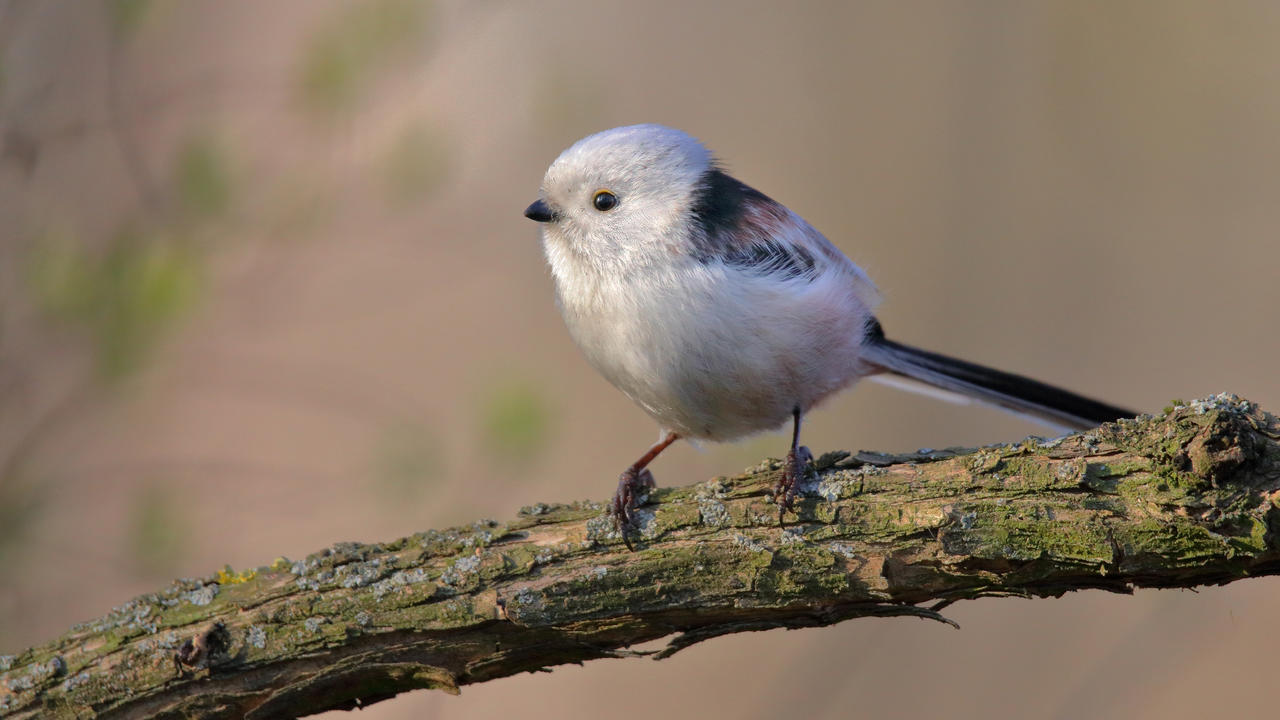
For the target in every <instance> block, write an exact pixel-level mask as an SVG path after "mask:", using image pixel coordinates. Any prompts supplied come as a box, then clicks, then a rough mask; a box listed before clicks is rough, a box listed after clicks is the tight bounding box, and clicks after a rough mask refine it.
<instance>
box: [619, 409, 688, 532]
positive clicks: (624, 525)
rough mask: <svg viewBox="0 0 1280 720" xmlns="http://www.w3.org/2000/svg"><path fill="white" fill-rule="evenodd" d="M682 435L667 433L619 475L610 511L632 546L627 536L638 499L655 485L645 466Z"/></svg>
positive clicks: (633, 518) (620, 530)
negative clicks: (616, 490)
mask: <svg viewBox="0 0 1280 720" xmlns="http://www.w3.org/2000/svg"><path fill="white" fill-rule="evenodd" d="M679 439H680V436H679V435H677V434H675V433H673V432H672V433H667V434H666V436H664V437H663V438H662V439H661V440H659V441H658V442H656V443H654V444H653V447H651V448H649V451H648V452H646V453H645V454H644V455H641V456H640V459H639V460H637V461H635V462H634V463H632V464H631V467H629V468H627V469H626V470H623V471H622V474H621V475H619V476H618V492H617V493H615V494H614V496H613V504H612V505H611V506H610V507H609V513H610V514H611V515H613V522H614V524H615V525H616V526H617V528H618V532H619V533H621V534H622V540H623V542H625V543H626V544H627V547H628V548H631V540H629V539H628V538H627V530H628V529H629V528H630V527H631V525H632V522H633V521H634V520H635V514H634V513H633V512H632V510H634V509H635V506H636V499H637V498H639V497H640V495H641V494H642V493H644V492H645V491H646V490H651V489H653V487H654V482H653V473H651V472H649V471H648V470H646V469H645V466H646V465H648V464H649V463H651V462H653V459H654V458H656V457H658V453H660V452H662V451H663V450H666V449H667V446H668V445H670V444H671V443H673V442H675V441H676V440H679Z"/></svg>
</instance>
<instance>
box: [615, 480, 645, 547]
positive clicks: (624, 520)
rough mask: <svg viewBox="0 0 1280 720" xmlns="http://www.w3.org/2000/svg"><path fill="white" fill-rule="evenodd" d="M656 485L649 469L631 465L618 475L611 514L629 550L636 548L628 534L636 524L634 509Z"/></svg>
mask: <svg viewBox="0 0 1280 720" xmlns="http://www.w3.org/2000/svg"><path fill="white" fill-rule="evenodd" d="M656 486H657V483H656V482H654V479H653V473H651V472H649V471H648V470H636V469H635V468H634V467H630V468H627V469H626V470H623V471H622V474H621V475H619V476H618V492H616V493H614V496H613V502H612V503H610V505H609V514H610V515H612V516H613V524H614V527H616V528H617V530H618V534H619V535H621V536H622V542H624V543H625V544H626V546H627V549H628V550H635V548H634V547H632V546H631V538H629V537H628V536H627V533H628V531H630V530H632V529H633V528H634V526H635V519H636V518H635V512H634V510H635V508H636V506H637V505H638V504H639V500H640V498H641V496H643V495H644V494H645V493H646V492H647V491H649V490H652V489H653V488H654V487H656Z"/></svg>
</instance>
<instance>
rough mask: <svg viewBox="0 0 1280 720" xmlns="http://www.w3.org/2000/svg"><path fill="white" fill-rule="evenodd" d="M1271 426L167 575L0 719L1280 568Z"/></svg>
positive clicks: (304, 698)
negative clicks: (632, 517)
mask: <svg viewBox="0 0 1280 720" xmlns="http://www.w3.org/2000/svg"><path fill="white" fill-rule="evenodd" d="M1278 439H1280V423H1278V422H1277V420H1276V418H1275V417H1273V416H1271V415H1270V414H1267V413H1264V412H1262V411H1260V410H1259V409H1258V408H1256V407H1255V406H1254V405H1252V404H1250V403H1248V402H1245V401H1242V400H1239V399H1238V398H1235V397H1233V396H1227V395H1224V396H1218V397H1216V398H1212V399H1210V400H1207V401H1202V402H1197V403H1191V404H1189V405H1179V406H1177V407H1174V408H1172V409H1170V410H1167V411H1166V413H1165V414H1164V415H1162V416H1157V417H1143V418H1140V419H1139V420H1136V421H1123V422H1120V423H1116V424H1109V425H1105V426H1103V427H1101V428H1098V429H1096V430H1093V431H1091V432H1087V433H1083V434H1077V435H1071V436H1069V437H1067V438H1065V439H1062V440H1055V441H1050V442H1044V441H1040V440H1037V439H1029V440H1027V441H1025V442H1023V443H1021V444H1016V445H1005V446H997V447H987V448H981V449H977V450H947V451H940V452H930V453H926V454H915V455H904V456H885V455H871V454H859V455H856V456H849V455H848V454H846V453H829V454H827V455H825V456H823V457H822V458H820V459H819V461H818V463H817V469H818V472H817V475H816V477H814V478H812V480H811V481H810V482H809V483H807V484H806V485H805V486H804V487H803V488H802V489H803V493H802V495H801V497H800V499H799V502H798V503H797V507H796V512H795V513H793V514H791V515H789V516H788V518H787V524H786V526H785V527H779V526H778V514H777V507H776V506H775V505H774V504H773V503H772V501H771V500H770V499H769V496H770V488H771V487H772V485H773V483H774V481H775V478H776V475H777V473H778V466H777V464H776V463H773V462H769V463H765V464H763V465H761V466H760V467H758V468H755V469H753V470H751V471H749V472H748V473H746V474H744V475H740V476H738V477H732V478H717V479H714V480H711V481H710V482H706V483H702V484H699V485H694V486H690V487H684V488H670V489H662V490H658V491H656V492H655V493H653V496H652V497H651V498H650V504H648V505H646V506H644V507H643V508H642V510H641V512H640V518H641V531H640V533H639V535H640V537H639V540H638V542H637V544H636V552H628V551H627V550H626V548H625V547H624V546H623V544H622V542H621V540H620V539H619V537H618V535H617V533H616V532H614V531H613V527H612V523H611V521H610V520H609V518H607V517H606V516H605V515H604V514H603V510H602V507H603V506H602V505H600V504H596V503H578V504H574V505H537V506H534V507H532V508H527V509H526V511H525V512H523V513H522V514H521V515H520V516H519V517H518V518H517V519H515V520H513V521H511V522H508V523H505V524H499V523H494V522H489V521H485V522H479V523H476V524H474V525H473V526H471V527H467V528H460V529H454V530H447V531H442V532H436V531H432V532H426V533H421V534H418V535H414V536H412V537H408V538H404V539H402V540H398V541H395V542H391V543H386V544H381V545H356V544H350V543H347V544H340V545H336V546H334V547H332V548H330V549H328V550H325V551H323V552H321V553H317V554H315V555H312V556H311V557H308V558H307V559H305V560H302V561H299V562H290V561H287V560H283V559H281V560H277V561H276V562H275V563H274V564H272V565H271V566H270V567H262V568H258V569H256V570H252V571H247V572H245V573H232V572H229V571H223V572H220V573H218V574H217V575H216V576H213V577H208V578H203V579H200V580H182V581H178V582H176V583H174V585H173V586H171V587H170V588H169V589H167V590H164V591H162V592H158V593H155V594H153V595H146V596H143V597H140V598H138V599H136V600H134V601H132V602H130V603H128V604H126V605H124V606H122V607H119V608H116V609H115V610H113V611H112V612H111V613H110V614H109V615H107V616H106V617H104V618H102V619H100V620H96V621H93V622H89V623H85V624H83V625H80V626H77V627H75V628H73V629H72V630H71V632H69V633H68V634H67V635H65V636H63V637H61V638H59V639H57V640H54V641H53V642H51V643H49V644H47V645H44V646H42V647H38V648H34V649H31V650H28V651H26V652H23V653H21V654H19V655H17V656H13V657H0V714H6V715H8V716H12V717H15V718H27V717H36V716H39V717H48V718H71V717H76V718H88V717H198V718H221V717H241V716H244V717H250V718H267V717H292V716H298V715H304V714H308V713H314V712H318V711H320V710H325V709H330V708H351V707H357V706H360V705H364V704H368V703H371V702H375V701H378V700H382V699H386V698H388V697H391V696H392V695H395V694H396V693H400V692H404V691H406V690H410V689H413V688H436V689H441V690H445V691H448V692H457V689H458V688H459V687H461V686H463V685H467V684H470V683H476V682H483V681H486V680H490V679H493V678H498V677H503V676H506V675H512V674H514V673H519V672H525V671H531V670H537V669H540V668H545V667H549V666H552V665H557V664H560V663H567V662H580V661H584V660H591V659H594V658H604V657H626V656H632V655H635V654H637V653H632V652H629V651H627V650H626V649H625V648H627V647H628V646H630V645H633V644H636V643H641V642H644V641H648V640H653V639H655V638H661V637H664V636H673V638H674V639H673V640H672V641H671V642H670V644H669V646H668V648H667V650H666V651H664V652H662V653H658V655H659V656H663V655H666V654H669V653H671V652H674V651H676V650H679V649H680V648H683V647H686V646H688V645H690V644H692V643H694V642H698V641H701V640H705V639H707V638H711V637H714V636H717V635H723V634H726V633H733V632H740V631H744V630H761V629H766V628H778V627H800V626H818V625H829V624H832V623H836V622H839V621H841V620H844V619H847V618H852V617H859V616H866V615H916V616H920V617H926V618H934V619H942V617H941V616H940V615H939V614H938V611H939V610H940V609H941V608H942V607H943V606H945V605H947V604H949V603H951V602H954V601H956V600H961V599H967V598H976V597H981V596H985V595H1023V596H1056V595H1060V594H1062V593H1064V592H1067V591H1069V590H1078V589H1082V588H1100V589H1104V590H1110V591H1113V592H1129V591H1130V590H1131V589H1132V588H1134V587H1192V586H1196V585H1206V584H1221V583H1226V582H1230V581H1233V580H1237V579H1240V578H1245V577H1250V576H1254V575H1266V574H1274V573H1276V572H1277V571H1278V570H1280V445H1278V444H1277V440H1278Z"/></svg>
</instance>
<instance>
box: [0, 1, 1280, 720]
mask: <svg viewBox="0 0 1280 720" xmlns="http://www.w3.org/2000/svg"><path fill="white" fill-rule="evenodd" d="M1278 37H1280V5H1277V4H1274V3H1267V2H1263V1H1259V2H1218V3H1201V2H1166V3H1148V2H1129V1H1116V0H1108V1H1107V2H1074V1H1071V2H1068V1H1064V2H1037V3H1028V2H1021V1H1016V2H1015V1H1013V0H1009V1H1008V2H981V3H956V2H942V1H937V2H915V3H901V2H896V1H894V0H885V1H884V2H858V3H835V2H809V3H786V4H782V3H768V2H759V3H747V2H736V3H732V4H728V3H726V4H722V5H713V4H711V3H684V2H674V1H670V2H668V1H663V2H644V3H640V2H617V1H615V0H596V1H595V2H591V3H569V2H539V3H503V2H496V1H493V0H488V1H481V0H471V1H469V2H464V1H462V0H456V1H449V2H446V1H439V2H429V1H427V0H349V1H345V2H335V1H325V2H319V1H316V2H311V1H307V2H303V1H301V0H296V1H292V2H284V1H279V2H271V3H261V2H254V1H252V0H216V1H215V0H205V1H195V0H193V1H189V2H178V1H176V0H173V1H165V0H109V1H105V2H103V1H95V2H90V1H88V0H8V1H4V2H0V567H3V569H4V579H3V580H2V581H0V654H3V653H13V652H17V651H19V650H21V649H22V648H24V647H26V646H28V645H31V644H35V643H39V642H42V641H45V640H48V639H50V638H52V637H53V636H56V635H58V634H60V633H62V632H64V631H65V630H66V629H67V628H68V627H69V626H70V625H72V624H73V623H76V622H78V621H82V620H86V619H89V618H91V617H95V616H98V615H101V614H103V613H104V612H105V611H106V610H108V609H109V608H110V607H111V606H113V605H116V604H119V603H121V602H123V601H125V600H127V599H129V598H130V597H132V596H134V595H137V594H140V593H143V592H147V591H150V590H153V589H156V588H158V587H161V586H163V585H164V584H165V583H166V582H167V580H169V579H170V578H172V577H176V576H197V575H206V574H209V573H211V572H212V571H214V570H215V569H217V568H219V567H221V566H222V565H223V564H225V563H229V564H231V565H232V566H235V567H236V568H242V567H251V566H256V565H262V564H267V563H270V562H271V560H272V559H273V558H275V557H276V556H279V555H286V556H290V557H294V558H297V557H300V556H303V555H305V554H307V553H308V552H311V551H314V550H318V549H320V548H322V547H324V546H326V545H328V544H330V543H332V542H334V541H338V540H359V541H379V540H390V539H393V538H396V537H399V536H401V535H404V534H407V533H411V532H414V531H417V530H422V529H426V528H431V527H443V526H448V525H454V524H461V523H467V522H470V521H472V520H474V519H477V518H480V517H492V518H496V519H504V518H508V517H511V516H512V515H513V514H514V513H515V512H516V510H517V509H518V508H519V507H520V506H522V505H528V504H531V503H534V502H537V501H560V500H573V499H579V498H592V499H596V500H603V499H604V498H606V497H608V496H609V495H610V493H611V492H612V490H613V486H614V483H615V479H616V477H617V473H618V472H619V470H621V469H622V468H623V467H624V466H625V465H626V464H627V463H629V462H631V461H632V460H634V459H635V457H636V456H637V455H638V454H639V453H640V452H641V451H642V450H643V449H644V448H645V447H647V445H648V443H649V442H650V441H651V440H652V439H653V437H654V432H655V429H654V427H653V426H652V425H651V422H650V421H649V420H648V418H647V417H646V416H645V415H644V414H643V413H642V412H641V411H639V410H638V409H636V408H634V407H633V406H632V405H631V404H630V402H629V401H628V400H626V398H624V397H623V396H622V395H621V394H620V393H618V392H616V391H615V390H613V389H612V388H611V387H609V386H608V385H607V384H606V383H605V381H603V380H602V379H600V378H599V377H598V376H597V375H596V374H595V373H594V372H592V371H591V370H590V368H589V367H588V366H587V365H586V363H585V362H584V361H583V359H582V358H581V357H580V355H579V353H578V352H577V350H576V348H575V347H574V346H573V345H572V343H571V341H570V339H569V337H568V335H567V333H566V332H565V330H564V328H563V327H562V325H561V321H560V318H559V316H558V315H557V312H556V309H555V307H554V303H553V296H552V287H551V280H550V278H549V276H548V273H547V270H546V267H545V264H544V261H543V258H542V255H541V250H540V247H539V244H538V238H537V228H536V226H535V225H534V224H533V223H531V222H529V221H528V220H526V219H525V218H523V217H521V211H522V210H523V209H524V207H525V206H526V205H527V204H528V203H529V202H530V201H532V200H533V199H534V198H535V197H536V195H537V192H538V184H539V181H540V180H541V177H542V173H543V171H544V170H545V168H546V166H547V164H549V163H550V162H551V160H553V159H554V158H555V157H556V155H557V154H558V153H559V152H560V151H561V150H562V149H563V148H565V147H566V146H568V145H569V144H570V143H572V142H573V141H574V140H576V139H578V138H579V137H581V136H583V135H585V134H587V133H590V132H594V131H597V130H601V129H605V128H608V127H612V126H616V125H623V124H631V123H636V122H660V123H665V124H669V125H673V126H676V127H680V128H682V129H684V130H687V131H689V132H691V133H693V134H694V135H697V136H698V137H700V138H702V139H703V140H704V141H705V142H706V143H707V144H708V145H709V146H710V147H711V148H712V149H713V150H714V151H715V152H716V153H718V155H719V156H720V157H721V158H722V159H723V161H724V162H725V164H726V165H727V166H728V168H729V169H730V170H731V171H732V172H733V173H734V174H735V175H737V176H738V177H740V178H741V179H743V180H745V181H746V182H748V183H750V184H752V185H754V186H756V187H758V188H760V189H761V190H763V191H765V192H767V193H768V194H770V195H772V196H773V197H775V198H776V199H778V200H780V201H782V202H784V203H786V204H787V205H789V206H790V207H791V208H793V209H795V210H796V211H797V212H799V213H800V214H801V215H803V216H804V217H806V218H807V219H808V220H809V221H810V222H812V223H813V224H814V225H815V226H816V227H818V228H819V229H820V230H822V231H823V232H824V233H826V234H827V236H828V237H830V238H831V240H832V241H833V242H834V243H835V244H836V245H838V246H839V247H840V248H842V249H843V250H844V251H845V252H846V253H847V254H848V255H849V256H851V257H852V258H854V259H855V260H856V261H858V262H859V263H860V264H862V265H863V267H865V268H866V269H867V270H868V272H869V273H870V274H871V275H872V277H873V278H875V279H876V280H877V282H878V283H879V284H880V286H881V289H882V290H883V292H884V295H885V298H886V300H885V303H884V305H883V307H882V309H881V312H880V318H881V320H882V321H883V323H884V325H885V327H886V328H887V329H888V332H889V334H890V335H891V336H893V337H895V338H897V339H900V340H903V341H906V342H911V343H915V344H920V345H924V346H926V347H929V348H931V349H935V350H939V351H943V352H947V353H952V354H955V355H959V356H961V357H965V358H968V359H972V360H976V361H980V362H985V363H988V364H992V365H996V366H999V367H1001V368H1005V369H1009V370H1014V371H1018V372H1022V373H1026V374H1029V375H1032V376H1035V377H1037V378H1040V379H1043V380H1048V381H1052V382H1056V383H1059V384H1062V385H1065V386H1067V387H1070V388H1073V389H1076V390H1079V391H1082V392H1086V393H1088V394H1093V395H1096V396H1098V397H1101V398H1105V399H1107V400H1109V401H1111V402H1114V403H1119V404H1124V405H1129V406H1132V407H1135V408H1140V409H1143V410H1159V409H1160V408H1161V407H1162V406H1163V405H1165V404H1166V403H1167V402H1168V401H1169V400H1170V399H1172V398H1175V397H1177V398H1193V397H1202V396H1205V395H1209V394H1212V393H1216V392H1220V391H1231V392H1235V393H1239V394H1241V395H1244V396H1247V397H1248V398H1250V399H1252V400H1254V401H1257V402H1260V403H1262V404H1263V406H1264V407H1267V408H1269V409H1271V410H1273V411H1275V410H1277V409H1280V384H1278V383H1277V380H1276V371H1275V358H1277V357H1280V335H1278V334H1277V332H1276V330H1275V327H1276V320H1277V318H1276V308H1277V307H1280V273H1278V272H1277V269H1278V268H1280V243H1278V242H1277V241H1276V235H1277V228H1278V227H1280V132H1277V128H1280V43H1277V41H1276V40H1277V38H1278ZM1044 432H1046V431H1045V430H1043V429H1041V428H1039V427H1036V426H1033V425H1029V424H1026V423H1025V422H1023V421H1020V420H1017V419H1015V418H1011V417H1008V416H1005V415H1002V414H999V413H997V412H994V411H989V410H985V409H981V408H958V407H951V406H947V405H941V404H937V403H935V402H932V401H930V400H927V399H923V398H917V397H912V396H906V395H903V394H901V393H898V392H895V391H893V390H889V389H886V388H881V387H878V386H875V385H865V386H862V387H858V388H856V389H855V390H853V391H850V392H846V393H845V394H843V395H841V396H838V397H837V398H835V399H834V400H832V401H830V402H829V404H828V405H827V406H826V407H825V408H824V409H822V410H820V411H819V412H816V413H814V414H813V415H812V417H811V420H810V421H809V422H808V423H807V424H806V441H807V443H808V444H809V445H810V446H811V447H812V448H813V449H814V451H815V452H816V453H817V454H821V453H822V452H823V451H826V450H830V449H836V448H847V449H859V448H866V449H878V450H885V451H905V450H912V449H915V448H918V447H926V446H927V447H943V446H949V445H973V444H981V443H992V442H1000V441H1014V440H1018V439H1020V438H1022V437H1023V436H1025V435H1027V434H1030V433H1044ZM785 444H786V439H785V438H784V437H783V436H781V435H768V436H762V437H759V438H755V439H752V440H749V441H747V442H743V443H740V444H736V445H729V446H713V447H706V448H703V449H695V448H692V447H689V446H687V445H681V446H677V447H675V448H673V449H672V450H670V451H668V452H667V453H665V454H664V455H663V456H662V458H661V459H660V460H659V461H658V462H657V463H656V465H655V467H654V470H655V473H656V475H657V477H658V481H659V483H661V484H667V485H683V484H689V483H692V482H695V481H700V480H703V479H706V478H708V477H710V476H712V475H717V474H730V473H734V472H737V471H739V470H740V469H741V468H743V467H746V466H748V465H751V464H754V463H756V462H758V461H759V460H760V459H761V458H762V457H764V456H767V455H772V456H777V455H780V454H782V453H783V451H784V448H785ZM1278 600H1280V581H1278V580H1276V579H1271V578H1267V579H1259V580H1252V581H1248V582H1243V583H1238V584H1236V585H1234V586H1230V587H1227V588H1221V589H1206V590H1204V591H1201V592H1199V593H1191V592H1178V591H1163V592H1155V591H1144V592H1139V593H1137V594H1136V595H1135V596H1134V597H1120V596H1110V595H1104V594H1101V593H1096V592H1093V593H1078V594H1074V595H1070V596H1068V597H1064V598H1062V599H1058V600H1035V601H1028V600H1013V599H1010V600H995V599H991V600H981V601H977V602H969V603H964V604H961V605H957V606H955V607H953V608H952V609H950V610H949V614H950V615H951V616H952V617H953V618H954V619H956V620H957V621H959V622H960V623H961V624H962V626H963V628H964V629H963V630H962V631H954V630H950V629H948V628H945V627H943V626H940V625H937V624H933V623H923V622H919V621H915V620H910V619H895V620H860V621H855V622H850V623H846V624H844V625H841V626H838V627H835V628H828V629H821V630H806V631H794V632H784V631H773V632H768V633H757V634H750V635H739V636H734V637H728V638H722V639H718V640H715V641H712V642H709V643H706V644H703V645H699V646H696V647H694V648H692V649H690V650H687V651H685V652H683V653H681V654H679V655H677V656H675V657H674V658H672V659H670V660H667V661H664V662H660V663H659V662H649V661H643V660H630V661H607V662H606V661H598V662H593V663H589V664H588V665H586V666H584V667H566V668H557V669H556V670H555V671H554V672H552V673H551V674H549V675H545V674H543V675H537V676H532V675H525V676H521V677H516V678H510V679H506V680H500V681H496V682H491V683H486V684H483V685H479V686H474V687H468V688H464V690H463V693H462V695H461V696H460V697H450V696H446V695H443V694H439V693H427V692H418V693H414V694H411V695H407V696H403V697H400V698H397V699H395V700H393V701H390V702H386V703H383V704H379V705H377V706H375V707H373V708H372V709H370V710H368V711H366V712H364V713H362V715H361V717H371V718H409V717H420V716H424V715H425V716H430V717H440V718H460V717H486V716H495V715H497V714H498V713H510V712H516V711H518V712H519V713H520V714H521V716H523V717H566V716H567V717H574V716H580V715H585V714H587V713H589V712H590V713H593V714H594V713H597V712H598V711H599V709H600V708H602V707H607V708H609V712H610V715H611V716H612V717H614V718H617V719H618V720H624V719H626V718H640V717H653V716H663V715H668V716H676V717H688V716H694V715H699V714H700V715H704V716H712V715H714V716H726V717H729V716H732V717H741V718H769V717H776V716H779V715H782V714H784V713H785V714H788V715H792V716H796V717H812V718H838V717H847V716H850V715H868V716H878V717H917V716H922V715H925V714H926V713H927V714H929V715H939V714H945V715H946V716H948V717H951V718H985V717H1001V716H1008V717H1013V716H1016V717H1126V718H1156V717H1166V716H1182V717H1185V716H1189V715H1191V714H1193V713H1201V712H1216V713H1222V712H1233V713H1263V712H1266V713H1271V712H1273V711H1274V707H1273V696H1274V693H1273V689H1272V688H1273V685H1274V670H1273V661H1274V648H1275V637H1276V636H1275V628H1276V625H1275V614H1274V608H1275V606H1276V603H1277V601H1278ZM641 690H642V691H643V692H641Z"/></svg>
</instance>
